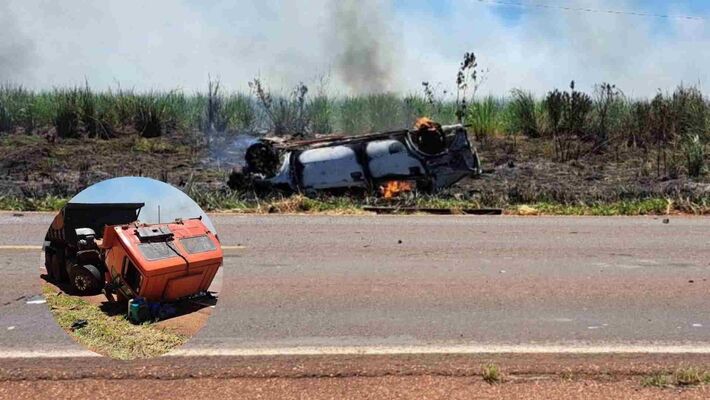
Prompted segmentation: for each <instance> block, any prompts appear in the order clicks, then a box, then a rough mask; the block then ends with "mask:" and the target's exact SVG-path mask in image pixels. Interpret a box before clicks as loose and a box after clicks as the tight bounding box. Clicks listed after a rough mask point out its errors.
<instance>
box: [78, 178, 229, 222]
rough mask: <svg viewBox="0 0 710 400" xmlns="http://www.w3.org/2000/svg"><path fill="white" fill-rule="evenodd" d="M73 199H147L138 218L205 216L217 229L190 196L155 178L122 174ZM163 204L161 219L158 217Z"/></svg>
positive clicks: (81, 200)
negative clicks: (123, 175) (122, 175)
mask: <svg viewBox="0 0 710 400" xmlns="http://www.w3.org/2000/svg"><path fill="white" fill-rule="evenodd" d="M69 202H70V203H90V204H93V203H145V206H143V208H142V209H141V211H140V214H138V220H139V221H141V222H145V223H148V224H155V223H158V222H162V223H166V222H171V221H175V219H176V218H183V219H188V218H197V217H199V216H202V221H203V222H204V224H205V226H207V228H208V229H209V230H210V231H212V233H215V234H216V233H217V231H216V230H215V228H214V225H212V221H210V218H209V217H208V216H207V214H205V212H204V211H202V209H201V208H200V206H198V205H197V204H196V203H195V202H194V201H193V200H192V199H190V197H188V196H187V195H186V194H185V193H183V192H182V191H180V190H179V189H177V188H175V187H173V186H171V185H169V184H167V183H164V182H160V181H157V180H154V179H150V178H144V177H131V176H129V177H121V178H113V179H108V180H105V181H102V182H99V183H96V184H94V185H92V186H89V187H88V188H86V189H84V190H82V191H81V192H80V193H79V194H77V195H76V196H74V197H73V198H72V199H71V200H70V201H69ZM158 206H160V221H158Z"/></svg>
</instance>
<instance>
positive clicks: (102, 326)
mask: <svg viewBox="0 0 710 400" xmlns="http://www.w3.org/2000/svg"><path fill="white" fill-rule="evenodd" d="M42 291H43V294H44V297H45V298H46V299H47V305H48V306H49V309H50V310H51V312H52V314H53V315H54V319H55V320H56V321H57V323H58V324H59V326H60V327H62V328H63V329H64V330H65V331H66V332H67V333H68V334H69V335H70V336H72V337H73V338H74V339H75V340H76V341H77V342H79V343H81V344H83V345H84V346H86V347H87V348H88V349H90V350H92V351H95V352H97V353H99V354H103V355H106V356H110V357H112V358H117V359H121V360H131V359H136V358H150V357H155V356H159V355H162V354H165V353H167V352H168V351H170V350H172V349H174V348H175V347H178V346H180V345H182V344H184V343H185V342H187V340H188V338H187V337H186V336H184V335H180V334H176V333H173V332H169V331H167V330H163V329H159V328H156V327H154V326H151V325H150V324H143V325H133V324H131V323H130V322H129V321H128V320H127V319H126V318H125V317H124V315H123V313H120V314H115V313H107V312H105V311H104V310H102V309H101V308H100V307H99V306H97V305H95V304H91V303H89V302H87V301H86V300H83V299H81V298H79V297H75V296H69V295H66V294H63V293H61V292H57V291H56V290H55V289H54V288H53V287H52V286H51V285H43V290H42Z"/></svg>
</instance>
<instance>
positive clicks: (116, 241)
mask: <svg viewBox="0 0 710 400" xmlns="http://www.w3.org/2000/svg"><path fill="white" fill-rule="evenodd" d="M43 257H44V266H45V268H46V273H45V274H43V275H42V278H43V283H42V285H43V294H44V295H45V297H46V299H47V304H48V306H49V307H50V309H51V311H52V314H53V316H54V317H55V319H56V321H57V323H58V324H59V325H60V326H61V327H62V328H63V329H64V330H65V331H66V332H67V333H68V334H69V335H70V336H71V337H72V338H74V339H75V340H76V341H77V342H79V343H81V344H83V345H84V346H86V347H87V348H89V349H90V350H92V351H94V352H97V353H99V354H103V355H106V356H110V357H113V358H120V359H135V358H147V357H153V356H158V355H162V354H164V353H167V352H169V351H170V350H172V349H174V348H175V347H177V346H180V345H182V344H184V343H185V342H187V340H189V339H190V337H191V336H193V335H194V334H195V333H197V331H198V330H199V329H200V328H202V326H204V324H205V323H206V321H207V318H208V317H209V315H210V313H211V310H212V309H213V308H214V306H215V305H216V303H217V296H218V294H219V289H220V287H221V266H222V260H223V255H222V248H221V245H220V242H219V238H218V236H217V232H216V230H215V228H214V226H213V225H212V222H211V221H210V219H209V217H208V216H207V215H206V214H205V212H204V211H203V210H202V209H201V208H200V207H199V206H198V205H197V204H196V203H195V202H194V201H193V200H192V199H190V198H189V197H188V196H187V195H186V194H185V193H183V192H182V191H180V190H178V189H176V188H174V187H172V186H170V185H168V184H166V183H163V182H160V181H156V180H153V179H149V178H142V177H122V178H114V179H109V180H106V181H103V182H100V183H97V184H95V185H93V186H91V187H89V188H87V189H85V190H84V191H82V192H81V193H79V194H78V195H76V196H75V197H74V198H72V199H71V200H70V201H69V202H68V203H67V204H66V206H65V207H64V208H62V210H61V211H60V212H59V214H57V216H56V217H55V218H54V220H53V222H52V224H51V226H50V227H49V229H48V230H47V234H46V236H45V239H44V246H43Z"/></svg>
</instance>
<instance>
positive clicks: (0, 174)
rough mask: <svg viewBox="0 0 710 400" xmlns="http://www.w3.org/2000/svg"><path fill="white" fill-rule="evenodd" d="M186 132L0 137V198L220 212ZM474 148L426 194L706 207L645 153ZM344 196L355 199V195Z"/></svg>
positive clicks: (505, 144)
mask: <svg viewBox="0 0 710 400" xmlns="http://www.w3.org/2000/svg"><path fill="white" fill-rule="evenodd" d="M195 137H199V135H196V134H195V133H189V134H187V133H186V134H181V133H176V132H173V133H170V134H166V135H164V136H162V137H158V138H150V139H148V138H142V137H140V136H138V135H131V134H125V135H117V137H114V138H112V139H100V138H83V139H82V138H77V139H58V138H54V137H48V136H43V135H39V134H31V135H28V134H24V133H12V134H4V135H0V154H2V158H1V159H0V198H2V197H5V198H13V199H19V200H20V201H21V200H22V199H33V198H34V199H38V198H42V197H46V196H56V197H58V198H64V199H68V198H71V197H72V196H73V195H74V194H76V193H78V192H79V191H81V190H82V189H84V188H86V187H88V186H90V185H91V184H93V183H96V182H100V181H102V180H105V179H108V178H112V177H118V176H127V175H132V176H146V177H152V178H155V179H159V180H162V181H165V182H168V183H170V184H172V185H174V186H176V187H179V188H182V189H185V190H187V191H188V193H194V192H195V191H197V192H200V193H201V194H202V195H201V196H199V197H200V199H198V202H200V203H202V205H203V207H205V208H207V209H210V210H214V209H219V208H223V207H220V206H219V204H215V203H214V202H207V201H205V200H204V199H208V198H210V193H214V194H215V195H219V196H222V197H224V196H225V194H228V195H229V196H232V197H234V195H235V192H234V191H232V190H231V189H229V188H228V187H227V181H228V179H229V174H230V172H231V167H220V166H218V165H216V164H215V163H214V162H211V161H210V160H209V158H208V154H207V153H208V151H207V150H206V148H207V146H205V144H204V143H202V142H201V141H200V140H196V139H195ZM476 147H477V148H478V151H479V155H480V156H481V159H482V163H483V167H484V169H486V170H487V172H488V173H486V174H484V175H483V176H481V177H478V178H467V179H464V180H463V181H461V182H459V183H458V184H457V185H455V186H453V187H451V188H450V189H447V190H445V191H443V192H441V193H439V194H437V195H436V196H434V198H435V199H440V200H443V201H444V202H445V201H447V200H452V201H459V202H470V203H471V204H473V205H476V206H480V207H511V206H515V205H519V204H536V203H553V204H560V205H581V204H586V205H598V204H606V203H613V202H625V201H643V200H648V199H668V200H670V201H672V202H673V207H674V209H675V210H678V211H685V212H693V213H701V214H705V213H708V212H709V211H708V210H709V209H710V176H708V174H704V175H702V176H700V177H699V178H692V179H691V178H688V177H687V176H686V174H685V173H684V171H683V170H682V168H681V169H679V170H677V171H675V172H674V173H672V174H664V173H660V174H659V173H658V171H657V168H656V158H655V155H654V154H653V153H652V152H651V153H648V152H644V151H643V150H640V149H633V148H628V149H615V150H613V151H607V152H604V153H601V154H597V153H590V154H587V155H584V156H582V157H580V158H579V159H576V160H573V161H568V162H555V161H552V160H553V159H554V157H553V156H552V152H553V148H552V143H551V141H550V140H549V139H534V138H525V137H522V136H520V137H517V138H516V139H515V145H513V142H512V141H511V139H510V138H509V137H497V136H494V137H489V138H486V139H485V141H483V142H482V143H477V144H476ZM679 164H682V161H681V162H679ZM249 196H251V198H252V200H253V199H254V196H256V197H257V198H258V197H259V196H264V197H267V198H268V197H269V195H268V194H260V195H256V194H254V193H251V194H250V195H249ZM249 196H246V197H249ZM237 197H239V196H238V195H237ZM350 200H352V201H353V202H355V203H358V202H362V201H363V200H361V199H360V198H358V197H353V198H352V199H350ZM206 203H209V204H206ZM226 208H229V207H226Z"/></svg>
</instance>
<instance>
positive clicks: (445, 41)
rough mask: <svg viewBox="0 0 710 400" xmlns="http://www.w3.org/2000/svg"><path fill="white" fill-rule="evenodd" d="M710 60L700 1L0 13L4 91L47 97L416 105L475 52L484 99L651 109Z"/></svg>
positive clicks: (25, 4) (115, 0) (286, 4)
mask: <svg viewBox="0 0 710 400" xmlns="http://www.w3.org/2000/svg"><path fill="white" fill-rule="evenodd" d="M502 3H506V4H502ZM507 3H522V4H523V5H525V6H524V7H519V6H514V5H508V4H507ZM535 5H545V6H548V7H551V8H540V7H535ZM555 7H572V8H591V9H595V10H618V11H633V12H642V13H651V14H666V15H668V14H670V15H688V16H695V17H699V18H702V19H700V20H689V19H682V18H658V17H642V16H632V15H623V14H607V13H599V12H582V11H566V10H561V9H558V8H555ZM708 49H710V1H698V0H694V1H693V0H677V1H662V0H616V1H612V0H499V1H497V0H483V1H479V0H242V1H234V0H231V1H228V0H152V1H149V2H146V1H139V0H106V1H101V2H93V1H88V0H63V1H61V2H59V1H54V0H3V1H2V2H0V82H11V83H14V84H21V85H24V86H27V87H30V88H38V89H51V88H54V87H59V86H67V85H78V84H81V85H83V84H84V82H88V83H89V84H90V85H91V86H92V87H94V88H98V89H105V88H108V87H114V88H115V87H117V86H120V87H122V88H134V89H137V90H141V91H149V90H173V89H180V90H183V91H186V92H194V91H204V90H206V86H207V82H208V79H209V77H210V76H212V77H213V78H219V79H220V80H221V81H222V85H223V87H226V88H228V89H231V90H248V85H247V84H248V82H249V81H250V80H252V79H253V78H255V77H259V78H261V79H262V80H263V81H264V82H265V83H266V84H267V86H268V87H270V88H271V89H272V90H274V91H282V92H286V91H288V90H290V89H291V88H292V87H293V86H294V85H296V84H297V83H298V82H301V81H303V82H304V83H306V84H307V85H308V86H309V87H311V89H312V90H317V91H326V92H328V93H331V94H343V95H344V94H357V93H371V92H381V91H392V92H397V93H403V94H409V93H417V92H421V82H423V81H427V82H430V83H432V84H434V85H435V86H436V87H437V88H438V89H439V90H440V91H443V90H444V89H447V90H449V91H451V89H452V88H453V82H454V80H455V74H456V70H457V67H458V63H459V62H460V61H461V59H462V56H463V53H464V52H467V51H474V52H475V53H476V55H477V56H478V60H479V65H480V66H481V67H482V69H484V70H485V71H487V72H486V73H485V77H486V79H485V81H484V83H483V85H482V86H481V89H480V93H482V94H493V95H505V94H507V93H509V92H510V90H512V89H515V88H522V89H526V90H529V91H532V92H534V93H536V94H538V95H541V94H544V93H545V92H547V91H549V90H551V89H553V88H566V87H567V86H568V85H569V83H570V81H572V80H575V81H576V82H577V84H578V87H579V88H582V89H585V90H591V89H592V88H593V87H594V85H595V84H598V83H601V82H609V83H613V84H616V85H617V86H618V87H619V88H621V89H622V90H623V91H624V92H625V93H627V94H629V95H631V96H635V97H644V96H652V95H654V94H655V93H656V92H657V91H659V90H662V91H669V90H672V89H673V88H674V87H675V86H676V85H678V84H681V83H684V84H694V85H699V86H700V87H701V90H703V91H704V92H705V93H710V91H709V90H710V89H707V88H708V87H709V86H710V68H708V66H709V65H710V51H709V50H708Z"/></svg>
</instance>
